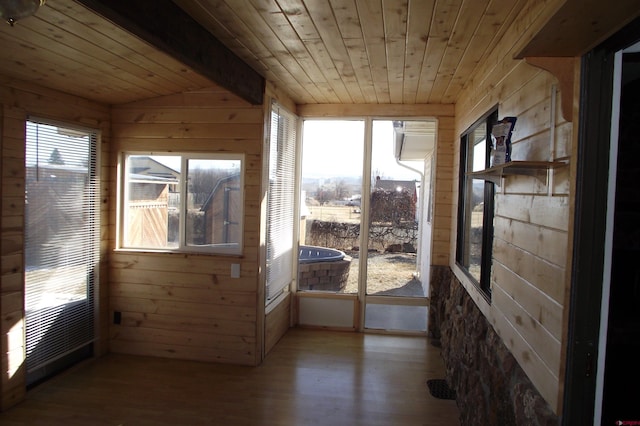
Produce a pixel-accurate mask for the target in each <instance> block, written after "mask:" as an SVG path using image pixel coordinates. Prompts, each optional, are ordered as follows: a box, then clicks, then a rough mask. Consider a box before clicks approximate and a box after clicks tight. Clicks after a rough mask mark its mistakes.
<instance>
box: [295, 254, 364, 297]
mask: <svg viewBox="0 0 640 426" xmlns="http://www.w3.org/2000/svg"><path fill="white" fill-rule="evenodd" d="M350 267H351V257H350V256H345V257H344V259H341V260H336V261H331V262H324V261H320V262H311V263H300V264H299V265H298V289H299V290H315V291H341V290H342V289H344V288H345V286H346V285H347V281H348V280H349V268H350Z"/></svg>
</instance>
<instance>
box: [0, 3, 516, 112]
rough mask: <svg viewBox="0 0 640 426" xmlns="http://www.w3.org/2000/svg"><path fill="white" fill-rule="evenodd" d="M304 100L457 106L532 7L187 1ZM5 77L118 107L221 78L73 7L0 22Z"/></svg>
mask: <svg viewBox="0 0 640 426" xmlns="http://www.w3.org/2000/svg"><path fill="white" fill-rule="evenodd" d="M174 3H176V4H177V5H178V6H180V7H181V8H182V9H184V10H185V11H186V12H187V13H189V14H190V15H191V16H192V17H193V18H194V19H195V20H196V21H197V22H199V23H200V24H201V25H202V26H203V27H204V28H206V29H207V30H208V31H210V32H211V33H212V34H213V35H215V36H216V38H218V40H220V41H221V42H222V43H223V44H224V45H226V46H227V47H228V48H230V49H231V50H232V51H233V52H235V54H236V55H237V56H239V57H240V58H241V59H243V60H244V61H245V62H246V63H247V64H248V65H249V66H251V67H252V68H253V69H254V70H256V71H257V72H258V73H259V74H261V75H262V76H263V77H265V78H266V79H268V80H271V81H272V82H274V83H276V84H277V85H278V86H279V87H281V88H282V89H284V90H285V91H287V92H288V93H289V94H290V95H291V97H292V98H293V99H294V101H295V102H296V103H298V104H314V103H405V104H413V103H452V102H455V100H456V97H457V95H458V93H459V91H460V89H461V88H462V87H463V85H464V84H465V82H466V81H467V80H468V78H469V76H470V75H472V74H473V71H474V69H475V67H476V65H477V64H478V62H479V61H480V60H481V59H482V58H483V57H484V56H486V55H487V54H488V53H489V51H490V49H491V46H492V45H494V43H495V42H496V40H497V39H498V38H499V37H500V36H501V35H502V33H503V31H504V29H505V26H506V25H508V23H509V21H510V20H511V19H513V17H514V16H515V14H516V13H518V11H519V10H520V8H521V7H522V4H523V3H524V0H519V1H512V0H473V1H462V0H423V1H409V0H380V1H370V0H313V1H310V0H226V1H225V0H175V1H174ZM0 51H1V52H2V53H1V55H2V59H3V60H2V61H0V78H1V79H4V80H5V81H7V80H26V81H30V82H33V83H37V84H40V85H43V86H46V87H51V88H54V89H59V90H63V91H65V92H69V93H72V94H76V95H80V96H83V97H86V98H89V99H92V100H96V101H99V102H104V103H108V104H119V103H125V102H130V101H133V100H137V99H144V98H151V97H155V96H160V95H164V94H170V93H178V92H182V91H186V90H194V89H199V88H204V87H208V86H211V85H212V81H211V79H208V78H206V77H204V76H203V75H202V74H201V73H197V72H195V71H194V69H193V68H191V67H189V66H186V65H185V64H184V63H183V62H181V61H178V60H176V59H174V58H173V57H172V56H170V55H169V54H166V53H163V52H161V51H160V50H159V49H157V48H154V47H153V46H152V45H151V44H150V43H149V42H147V41H143V40H141V39H140V38H138V37H136V36H133V35H132V34H130V33H129V32H127V31H125V30H123V29H121V28H119V27H117V26H116V25H114V24H113V23H111V21H109V20H107V19H106V18H103V17H101V16H98V15H97V14H96V13H94V12H93V11H91V10H89V9H87V8H86V7H85V6H83V5H82V4H80V3H78V2H75V1H73V0H48V1H47V2H46V4H45V5H44V6H43V7H42V8H41V9H40V10H39V11H38V12H37V14H36V16H33V17H29V18H25V19H23V20H21V21H18V22H17V23H16V25H15V26H14V27H11V26H9V25H2V26H0Z"/></svg>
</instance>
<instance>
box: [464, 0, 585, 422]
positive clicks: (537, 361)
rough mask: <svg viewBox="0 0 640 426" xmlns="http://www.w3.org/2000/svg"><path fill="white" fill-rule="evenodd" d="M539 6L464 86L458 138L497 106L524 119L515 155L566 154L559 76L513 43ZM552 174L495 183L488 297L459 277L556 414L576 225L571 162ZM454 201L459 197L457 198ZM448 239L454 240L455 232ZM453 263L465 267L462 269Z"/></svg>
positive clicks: (524, 14) (568, 129)
mask: <svg viewBox="0 0 640 426" xmlns="http://www.w3.org/2000/svg"><path fill="white" fill-rule="evenodd" d="M541 10H542V5H541V4H537V3H532V4H530V5H528V6H527V7H526V8H524V9H522V11H521V13H520V15H518V17H517V18H516V19H515V20H514V22H513V24H512V25H511V27H510V28H509V29H508V30H507V32H506V33H505V36H504V38H503V40H502V41H501V42H500V43H499V44H498V46H497V47H496V48H495V49H494V51H493V52H492V53H491V54H490V55H489V58H488V60H486V61H484V62H483V63H480V64H479V65H478V67H477V70H478V73H477V74H476V75H475V76H474V77H473V79H472V80H471V81H469V82H468V84H467V85H466V87H465V89H463V91H462V96H461V97H460V98H459V100H458V103H457V104H456V124H455V133H456V135H460V134H461V133H462V132H463V131H464V130H465V129H466V128H467V127H468V126H469V125H470V124H471V123H473V122H474V121H475V120H476V119H477V118H478V117H480V116H482V115H483V114H484V113H486V111H488V110H489V109H490V108H491V107H493V106H494V105H496V104H497V105H498V113H499V118H502V117H504V116H509V115H512V116H517V117H518V121H517V123H516V126H515V131H514V134H513V155H512V158H513V159H516V160H539V161H548V160H550V159H565V160H569V159H570V158H569V153H570V152H571V144H572V139H573V137H574V136H573V134H572V125H571V123H567V122H566V121H565V120H564V119H563V118H562V116H561V115H560V114H559V113H558V111H559V110H560V99H561V96H562V95H563V94H562V93H559V92H558V90H557V86H558V85H557V80H556V78H555V77H554V76H553V75H551V74H549V73H548V72H546V71H542V70H540V69H538V68H535V67H532V66H530V65H528V64H527V63H525V62H524V61H519V60H514V59H512V58H513V54H512V52H511V51H512V49H513V48H514V40H517V38H518V36H519V34H520V31H521V28H522V27H523V26H524V25H525V23H526V22H529V21H531V20H535V19H536V14H538V13H541ZM553 102H555V104H554V103H553ZM459 150H460V147H459V142H458V143H456V144H455V149H454V155H453V157H454V158H455V160H454V162H455V164H454V170H455V172H454V178H453V179H454V182H455V186H454V191H457V182H458V178H457V170H458V168H459V165H458V164H457V163H458V162H459V160H458V158H459ZM565 169H567V170H565ZM549 176H550V177H551V178H552V179H549V180H547V179H545V178H544V177H543V178H541V179H537V178H535V177H531V176H514V177H507V178H504V179H503V181H502V185H501V186H500V187H499V188H497V191H496V198H495V200H496V209H495V220H494V226H495V235H494V242H493V252H494V253H493V266H492V287H493V297H492V300H491V302H490V304H487V303H486V301H485V300H484V299H483V298H482V297H480V296H479V295H478V290H477V289H476V288H475V286H473V284H471V283H470V282H469V280H468V279H467V278H466V276H464V274H461V273H458V274H457V276H458V279H460V281H461V282H462V283H463V284H464V285H465V287H466V288H467V291H468V292H469V293H470V295H471V296H472V298H473V299H474V300H475V301H476V303H477V304H478V306H479V308H480V309H481V311H482V312H483V313H484V314H485V315H486V316H487V320H488V321H489V322H490V323H491V324H492V325H493V327H494V329H495V330H496V331H497V333H498V334H499V335H500V336H501V338H502V339H503V341H504V342H505V344H506V345H507V347H508V348H509V349H510V350H511V352H512V354H513V355H514V357H515V358H516V360H517V361H518V363H519V364H520V366H521V367H522V368H523V370H524V371H525V372H526V373H527V375H528V376H529V378H530V379H531V381H532V382H533V383H534V385H535V386H536V387H537V389H538V390H539V392H540V393H541V394H542V395H543V397H544V398H545V399H546V400H547V401H548V402H549V404H550V405H551V407H552V408H553V409H554V410H556V412H557V413H558V412H560V410H561V407H560V402H561V401H560V400H561V398H560V392H561V391H562V379H563V378H562V375H561V371H563V365H564V359H563V356H562V353H563V344H564V342H563V341H562V338H563V326H564V324H563V315H564V303H565V295H566V294H567V289H566V288H565V285H566V284H565V282H566V273H567V270H568V265H569V263H570V261H571V256H570V253H569V241H568V238H569V237H568V233H569V229H570V227H571V226H572V225H571V223H570V218H569V203H570V197H569V196H570V194H569V189H568V188H569V174H568V167H565V168H560V169H558V170H557V171H552V172H551V173H549ZM455 200H456V201H455V203H454V204H457V202H458V200H457V196H456V197H455ZM455 208H456V206H455V205H454V209H455ZM452 229H455V225H454V227H453V228H452ZM451 238H452V239H453V241H455V232H454V234H452V235H451ZM453 246H454V244H452V252H451V254H452V256H453V254H454V251H455V248H454V247H453ZM453 266H454V265H452V267H453ZM453 269H454V271H456V272H459V269H457V267H453Z"/></svg>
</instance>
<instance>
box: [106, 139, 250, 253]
mask: <svg viewBox="0 0 640 426" xmlns="http://www.w3.org/2000/svg"><path fill="white" fill-rule="evenodd" d="M134 156H142V157H144V156H148V157H174V158H176V159H178V158H179V161H180V167H179V170H180V171H183V172H180V171H178V174H179V177H177V178H176V180H175V182H171V183H170V184H171V185H174V188H175V189H176V191H175V192H176V193H177V194H179V195H178V199H179V206H178V207H177V208H178V209H179V224H178V226H177V229H176V232H177V235H178V237H177V242H174V243H173V244H169V242H167V245H164V246H162V245H153V244H144V243H136V242H131V241H132V240H131V239H130V238H129V237H128V235H127V232H128V230H129V228H131V226H132V225H130V224H129V223H128V218H127V209H128V207H129V197H130V195H129V183H131V182H134V181H135V179H134V180H131V178H130V173H129V172H128V170H129V165H128V161H129V159H130V158H131V157H134ZM192 160H205V161H206V160H213V161H233V162H239V163H240V166H239V168H238V174H237V175H234V176H237V182H236V183H234V186H233V188H231V187H225V188H222V190H224V197H223V199H222V201H220V202H221V203H225V202H227V201H228V194H227V192H228V190H234V191H235V190H237V191H240V194H239V195H238V196H237V197H235V198H236V199H237V200H239V201H238V202H237V203H236V204H237V208H236V210H237V211H238V212H237V215H234V218H235V217H237V218H238V219H237V221H236V220H233V218H226V217H225V219H224V226H225V230H224V233H225V235H226V233H227V231H226V226H227V225H228V224H232V225H233V226H236V227H237V231H236V232H235V234H238V235H239V236H238V239H237V241H235V242H232V243H228V242H227V243H220V242H211V243H209V244H206V243H197V242H193V241H189V239H188V238H189V237H188V234H189V231H188V229H187V227H188V224H187V214H186V213H187V211H188V206H187V198H188V197H189V194H191V192H190V191H189V186H190V182H189V178H188V173H189V172H188V164H189V161H192ZM245 162H246V161H245V155H244V154H242V153H187V152H132V151H128V152H124V153H122V158H121V167H120V170H121V177H120V179H119V180H120V182H121V187H120V194H119V197H118V198H119V204H120V207H119V212H120V214H119V224H118V236H119V242H118V248H119V249H120V250H127V251H135V250H140V251H154V252H163V253H170V252H184V253H204V254H216V255H232V256H240V255H242V253H243V239H244V234H243V224H244V174H245V167H246V164H245ZM230 177H232V176H227V177H226V178H224V179H220V180H219V181H218V183H217V184H216V185H215V187H214V188H212V193H213V191H214V190H215V189H217V187H219V186H220V185H221V182H222V181H225V180H227V179H228V178H230ZM151 179H153V177H151ZM222 190H221V192H222ZM207 202H209V200H207ZM211 202H215V200H213V201H211ZM168 226H169V225H168ZM204 231H205V234H207V233H209V232H210V230H209V229H208V228H207V227H206V224H205V230H204ZM169 233H170V232H169ZM205 237H206V235H205Z"/></svg>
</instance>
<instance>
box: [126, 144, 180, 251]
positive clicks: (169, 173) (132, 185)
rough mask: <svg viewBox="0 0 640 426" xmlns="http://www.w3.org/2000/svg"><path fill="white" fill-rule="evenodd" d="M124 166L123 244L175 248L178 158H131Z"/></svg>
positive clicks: (146, 156) (178, 202)
mask: <svg viewBox="0 0 640 426" xmlns="http://www.w3.org/2000/svg"><path fill="white" fill-rule="evenodd" d="M126 163H127V164H126V167H127V188H126V200H125V204H126V207H125V209H126V211H125V217H124V220H125V233H124V245H125V246H127V247H138V248H170V247H178V229H179V222H180V209H179V206H180V198H179V194H178V179H179V177H180V157H178V156H148V155H130V156H129V157H128V158H127V161H126Z"/></svg>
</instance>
